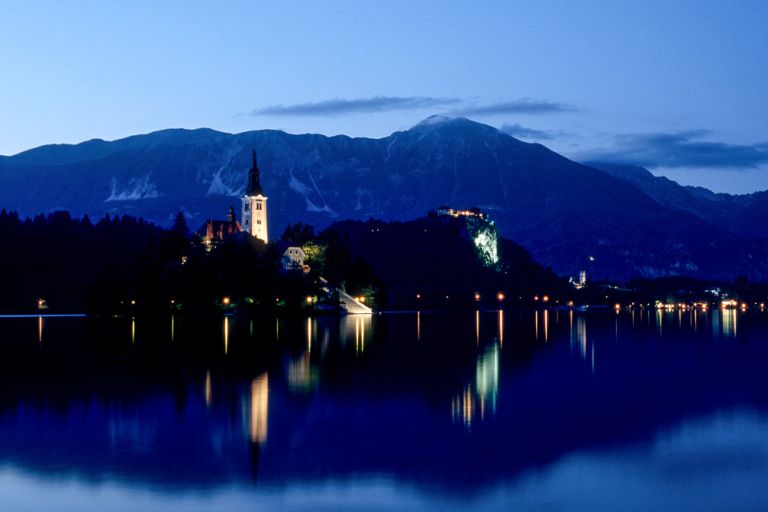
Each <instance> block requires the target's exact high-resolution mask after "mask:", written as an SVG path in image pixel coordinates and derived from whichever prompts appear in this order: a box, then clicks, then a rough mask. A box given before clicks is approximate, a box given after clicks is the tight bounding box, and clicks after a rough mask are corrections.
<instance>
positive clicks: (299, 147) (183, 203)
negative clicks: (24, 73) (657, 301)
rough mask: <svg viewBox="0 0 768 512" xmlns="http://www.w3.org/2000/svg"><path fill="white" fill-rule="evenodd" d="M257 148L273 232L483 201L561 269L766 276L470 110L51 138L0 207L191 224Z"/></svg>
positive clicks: (715, 233)
mask: <svg viewBox="0 0 768 512" xmlns="http://www.w3.org/2000/svg"><path fill="white" fill-rule="evenodd" d="M429 119H432V118H428V120H429ZM425 121H426V120H425ZM252 148H255V149H256V150H257V153H258V156H259V166H260V167H261V169H262V172H263V185H264V188H265V191H266V193H267V195H268V197H269V198H270V199H269V209H270V210H269V211H270V226H271V228H272V236H273V237H276V236H277V235H278V234H279V232H280V231H281V229H282V227H283V226H285V225H286V224H288V223H291V222H298V221H303V222H309V223H312V224H315V225H316V226H317V227H318V228H322V227H324V226H326V225H328V224H330V223H331V222H333V221H335V220H340V219H346V218H348V219H361V220H365V219H368V218H370V217H375V218H379V219H381V220H408V219H414V218H418V217H420V216H423V215H424V213H425V212H427V211H429V210H431V209H433V208H436V207H438V206H440V205H442V204H448V205H451V206H456V207H470V206H478V207H480V208H482V209H484V210H486V211H487V212H488V213H489V214H490V215H491V217H492V218H493V219H494V220H495V221H496V223H497V226H498V228H499V231H500V233H501V234H502V235H503V236H505V237H507V238H509V239H511V240H514V241H516V242H518V243H520V244H521V245H523V246H524V247H526V248H527V249H528V250H529V251H530V252H531V253H532V254H533V255H534V257H535V258H536V259H537V260H538V261H540V262H542V263H544V264H545V265H549V266H552V267H553V268H554V269H555V270H556V271H558V272H560V273H564V274H569V273H570V274H575V273H577V272H578V271H579V270H581V269H587V270H588V272H590V273H591V275H594V276H605V277H615V278H630V277H634V276H636V275H642V276H646V277H654V276H663V275H680V274H682V275H693V276H698V277H717V278H731V277H734V276H736V275H748V276H750V277H752V278H765V277H767V276H768V264H765V263H762V262H763V261H764V260H766V259H768V258H765V257H764V254H763V253H762V252H761V251H762V250H763V249H762V246H761V245H760V243H761V242H760V241H754V240H753V241H751V242H749V244H752V245H749V244H747V245H749V249H748V250H747V249H745V250H744V254H743V258H742V257H740V259H739V258H737V260H738V261H733V262H731V263H729V265H728V266H727V268H725V267H723V266H722V265H720V267H723V268H720V267H718V265H717V262H718V261H722V254H721V252H722V250H723V249H722V248H721V247H720V246H721V245H723V244H725V245H728V246H730V247H736V248H737V249H738V248H739V247H741V245H740V244H742V245H743V244H745V243H746V242H742V241H740V237H743V236H744V234H743V233H741V232H738V231H737V230H733V229H730V228H729V227H728V226H727V223H724V222H722V221H721V219H718V218H712V217H711V216H710V217H709V218H704V217H703V216H701V215H697V214H696V213H695V209H694V210H693V211H689V210H686V209H681V208H679V207H678V206H676V205H674V204H672V203H669V201H666V202H665V201H660V200H659V197H656V198H654V197H653V194H652V193H651V191H650V190H643V187H642V186H641V185H642V184H640V183H632V182H631V180H630V179H629V178H627V177H626V176H614V175H612V174H611V172H609V171H606V170H604V169H596V168H594V167H590V166H587V165H583V164H580V163H577V162H573V161H571V160H569V159H567V158H566V157H564V156H562V155H559V154H557V153H555V152H553V151H551V150H550V149H548V148H547V147H546V146H543V145H540V144H530V143H526V142H523V141H520V140H518V139H515V138H514V137H511V136H509V135H507V134H504V133H502V132H500V131H499V130H497V129H495V128H493V127H491V126H487V125H484V124H481V123H477V122H475V121H472V120H469V119H466V118H452V119H443V118H434V119H432V120H431V121H430V122H428V123H424V122H422V123H419V124H417V125H415V126H413V127H411V128H410V129H408V130H402V131H397V132H394V133H392V134H391V135H389V136H387V137H382V138H378V139H373V138H363V137H348V136H345V135H337V136H333V137H328V136H325V135H318V134H299V135H295V134H288V133H286V132H283V131H279V130H254V131H248V132H243V133H239V134H227V133H225V132H218V131H216V130H211V129H205V128H203V129H196V130H186V129H169V130H161V131H158V132H152V133H149V134H142V135H135V136H131V137H127V138H124V139H118V140H115V141H99V140H91V141H86V142H84V143H81V144H77V145H49V146H43V147H41V148H34V149H32V150H28V151H26V152H22V153H20V154H17V155H14V156H11V157H6V158H4V159H0V207H5V208H8V209H15V210H18V211H19V212H20V213H22V214H23V215H32V214H35V213H38V212H41V211H50V210H51V209H54V208H55V209H67V210H70V211H72V213H73V214H75V215H81V214H84V213H88V214H89V215H91V216H92V217H94V216H103V215H104V214H110V215H115V214H118V215H122V214H132V215H140V216H143V217H145V218H147V219H149V220H152V221H154V222H158V223H161V224H165V225H168V224H170V223H171V221H172V219H173V218H174V216H175V214H176V213H177V212H178V211H179V210H181V211H184V212H185V213H186V214H187V215H188V217H189V220H190V225H191V226H193V227H194V226H195V225H196V224H198V223H201V222H202V221H203V220H204V219H205V218H220V217H224V215H225V214H226V211H227V208H228V207H229V206H230V205H235V206H239V194H241V193H242V190H243V187H244V186H245V180H246V170H247V168H248V166H249V163H250V162H249V160H250V151H251V149H252ZM619 174H620V173H619ZM700 200H702V201H703V199H700ZM705 204H706V203H705ZM237 209H239V208H237ZM755 244H756V245H755ZM747 245H745V246H744V247H747Z"/></svg>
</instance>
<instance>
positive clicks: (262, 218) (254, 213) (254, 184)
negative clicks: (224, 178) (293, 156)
mask: <svg viewBox="0 0 768 512" xmlns="http://www.w3.org/2000/svg"><path fill="white" fill-rule="evenodd" d="M242 201H243V215H242V223H241V224H242V228H243V231H245V232H246V233H250V234H251V235H252V236H254V237H256V238H258V239H260V240H261V241H263V242H264V243H267V242H269V235H268V231H267V196H265V195H264V191H263V190H262V189H261V171H259V166H258V165H256V150H255V149H254V150H253V164H252V165H251V169H250V170H249V171H248V186H247V187H246V188H245V195H243V197H242Z"/></svg>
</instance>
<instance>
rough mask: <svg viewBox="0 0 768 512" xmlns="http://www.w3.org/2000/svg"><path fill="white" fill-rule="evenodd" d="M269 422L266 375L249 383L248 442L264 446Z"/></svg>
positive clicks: (267, 381) (267, 379)
mask: <svg viewBox="0 0 768 512" xmlns="http://www.w3.org/2000/svg"><path fill="white" fill-rule="evenodd" d="M268 420H269V377H268V375H267V374H266V373H264V374H262V375H259V376H258V377H256V378H255V379H253V381H252V382H251V415H250V440H251V442H252V443H258V444H264V442H265V441H266V440H267V426H268Z"/></svg>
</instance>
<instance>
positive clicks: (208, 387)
mask: <svg viewBox="0 0 768 512" xmlns="http://www.w3.org/2000/svg"><path fill="white" fill-rule="evenodd" d="M212 404H213V384H212V383H211V370H206V372H205V405H206V407H210V406H211V405H212Z"/></svg>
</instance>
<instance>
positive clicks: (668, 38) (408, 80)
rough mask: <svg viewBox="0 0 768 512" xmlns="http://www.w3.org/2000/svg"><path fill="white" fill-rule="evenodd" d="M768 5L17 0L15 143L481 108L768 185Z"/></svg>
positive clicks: (671, 172)
mask: <svg viewBox="0 0 768 512" xmlns="http://www.w3.org/2000/svg"><path fill="white" fill-rule="evenodd" d="M766 27H768V2H767V1H765V0H756V1H733V2H726V1H717V2H714V1H701V0H698V1H675V2H669V1H644V2H614V1H604V2H576V1H573V2H555V1H548V2H509V1H498V2H493V1H488V2H453V1H445V0H443V1H434V2H432V1H420V2H375V3H374V2H349V3H346V2H341V1H334V2H290V1H281V2H270V3H267V2H256V1H242V2H238V1H230V2H224V1H222V2H192V1H183V2H182V1H179V2H170V1H168V2H149V1H134V2H103V1H92V2H86V1H73V2H58V1H55V2H54V1H51V2H42V1H30V2H14V3H9V4H6V5H4V6H3V10H2V15H0V63H2V75H3V78H2V80H0V99H1V100H2V107H1V109H0V112H1V113H2V115H0V154H3V155H11V154H15V153H17V152H20V151H23V150H25V149H29V148H32V147H35V146H39V145H42V144H48V143H62V142H66V143H76V142H80V141H83V140H87V139H91V138H103V139H107V140H111V139H116V138H120V137H124V136H128V135H133V134H137V133H146V132H150V131H154V130H159V129H163V128H172V127H182V128H198V127H210V128H214V129H218V130H222V131H227V132H241V131H247V130H255V129H263V128H275V129H283V130H286V131H289V132H292V133H305V132H317V133H323V134H328V135H333V134H341V133H343V134H347V135H351V136H368V137H381V136H385V135H388V134H389V133H391V132H393V131H396V130H401V129H406V128H408V127H410V126H412V125H414V124H416V123H417V122H419V121H420V120H422V119H423V118H425V117H427V116H429V115H432V114H444V115H449V116H465V117H468V118H471V119H474V120H477V121H480V122H483V123H487V124H490V125H492V126H495V127H498V128H502V129H504V130H505V131H507V132H508V133H510V134H511V135H513V136H515V137H518V138H520V139H522V140H526V141H529V142H541V143H542V144H545V145H547V146H549V147H551V148H552V149H554V150H555V151H558V152H560V153H563V154H564V155H566V156H568V157H570V158H574V159H577V160H587V159H604V160H611V161H619V162H627V163H637V164H641V165H644V166H646V167H649V168H651V169H652V170H653V171H654V172H655V173H656V174H662V175H666V176H669V177H671V178H673V179H676V180H678V181H680V182H681V183H684V184H696V185H703V186H706V187H709V188H712V189H713V190H716V191H726V192H751V191H754V190H765V189H768V101H766V91H768V29H766Z"/></svg>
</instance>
